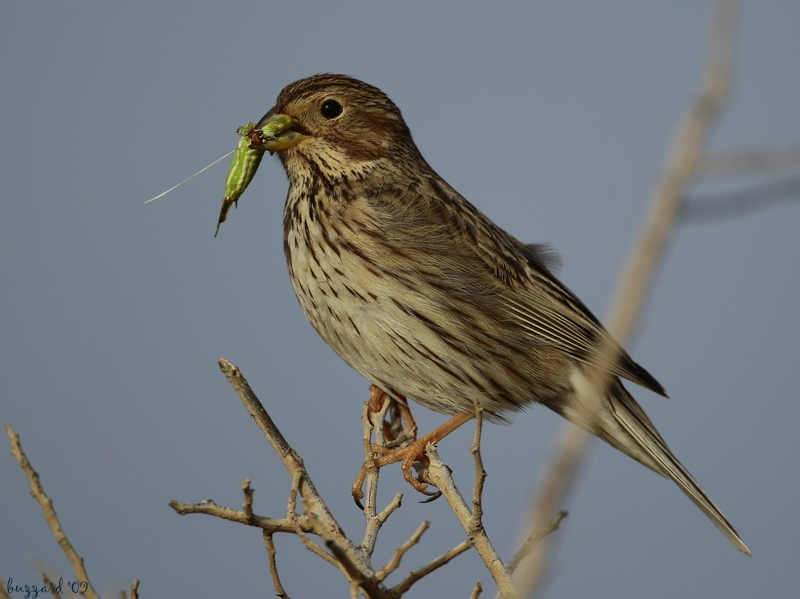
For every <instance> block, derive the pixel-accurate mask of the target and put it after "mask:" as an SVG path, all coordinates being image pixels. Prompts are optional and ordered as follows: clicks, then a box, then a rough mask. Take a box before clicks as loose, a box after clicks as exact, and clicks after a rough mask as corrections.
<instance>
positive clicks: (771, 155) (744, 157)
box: [699, 146, 800, 178]
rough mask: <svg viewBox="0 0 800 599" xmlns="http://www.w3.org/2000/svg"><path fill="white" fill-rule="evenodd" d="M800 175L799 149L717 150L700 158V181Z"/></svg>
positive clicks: (795, 147) (793, 147)
mask: <svg viewBox="0 0 800 599" xmlns="http://www.w3.org/2000/svg"><path fill="white" fill-rule="evenodd" d="M797 171H800V146H789V147H787V148H746V149H743V150H717V151H716V152H709V153H707V154H705V156H703V161H702V163H701V164H700V173H699V174H700V176H702V177H709V178H710V177H752V176H754V175H756V176H757V175H778V174H782V173H788V172H797Z"/></svg>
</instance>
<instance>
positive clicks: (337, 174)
mask: <svg viewBox="0 0 800 599" xmlns="http://www.w3.org/2000/svg"><path fill="white" fill-rule="evenodd" d="M256 128H257V129H259V130H261V129H264V130H269V131H270V135H269V136H266V137H265V138H264V139H263V140H262V144H261V145H260V146H259V149H260V150H263V151H269V152H270V153H277V155H278V158H279V160H280V162H281V164H282V165H283V168H284V170H285V172H286V175H287V177H288V180H289V190H288V195H287V198H286V204H285V208H284V216H283V229H284V253H285V257H286V263H287V266H288V270H289V276H290V279H291V283H292V286H293V288H294V291H295V294H296V296H297V299H298V300H299V303H300V305H301V307H302V309H303V311H304V312H305V315H306V317H307V318H308V320H309V321H310V323H311V325H312V326H313V327H314V329H316V331H317V332H318V333H319V335H320V336H321V337H322V338H323V339H324V340H325V341H326V342H327V344H328V345H329V346H330V347H331V348H333V350H334V351H335V352H336V353H337V354H339V356H341V358H343V359H344V361H345V362H346V363H347V364H349V365H350V366H351V367H353V368H354V369H355V370H356V371H358V372H359V373H360V374H361V375H363V376H364V377H365V378H366V379H367V380H369V381H370V382H371V383H372V384H373V389H377V390H378V391H380V392H382V393H384V394H385V395H387V396H388V397H390V398H394V399H395V400H398V401H400V402H403V403H404V402H405V401H406V400H407V398H410V399H412V400H414V401H415V402H416V403H418V404H420V405H422V406H424V407H425V408H429V409H431V410H434V411H437V412H440V413H443V414H448V415H452V418H451V420H450V421H448V422H449V423H450V425H449V427H450V428H448V426H445V425H443V426H442V427H440V428H442V429H444V434H447V432H449V430H452V428H455V427H457V426H459V425H460V424H463V423H464V422H466V421H468V420H469V419H471V418H472V417H474V415H475V414H476V413H477V412H478V411H479V410H480V411H481V413H482V414H485V417H486V418H487V419H488V420H494V421H505V420H506V419H507V414H509V413H512V412H517V411H520V410H522V409H524V408H525V407H526V406H529V405H531V404H534V403H539V404H543V405H544V406H546V407H548V408H550V409H551V410H553V411H554V412H556V413H558V414H560V415H561V416H563V417H564V418H566V419H567V420H569V421H570V422H572V423H574V424H576V425H577V426H580V427H582V428H584V429H586V430H588V431H589V432H591V433H593V434H595V435H596V436H598V437H599V438H601V439H602V440H604V441H606V442H607V443H609V444H610V445H611V446H613V447H615V448H616V449H618V450H620V451H621V452H623V453H624V454H626V455H628V456H630V457H632V458H633V459H635V460H637V461H638V462H640V463H642V464H643V465H645V466H647V467H648V468H650V469H651V470H653V471H655V472H656V473H658V474H660V475H662V476H665V477H668V478H671V479H672V480H673V481H675V483H677V485H678V486H679V487H680V488H681V490H682V491H683V492H684V493H685V494H686V495H687V496H688V497H689V498H690V499H691V500H692V501H693V502H694V503H695V504H696V505H697V506H698V507H699V508H700V509H701V510H702V511H703V513H705V515H706V516H707V517H708V518H709V519H710V520H711V522H713V523H714V524H715V525H716V526H717V528H718V529H719V530H720V531H721V532H722V534H723V535H725V537H727V539H728V540H729V541H730V542H731V543H732V544H733V545H734V546H735V547H736V548H737V549H738V550H739V551H741V552H743V553H745V554H747V555H750V551H749V549H748V548H747V546H746V545H745V543H744V542H743V541H742V539H741V538H740V537H739V535H738V534H737V532H736V531H735V530H734V528H733V526H732V525H731V524H730V522H728V520H727V519H726V517H725V516H724V515H723V513H722V512H721V511H720V509H719V508H718V507H717V506H716V505H715V504H714V502H713V501H712V500H711V498H710V497H709V496H708V495H707V494H706V492H705V491H704V490H703V489H702V487H701V486H700V485H699V484H698V483H697V481H696V480H695V479H694V478H693V477H692V475H691V474H690V473H689V471H688V470H687V469H686V468H685V467H684V466H683V465H682V464H681V462H680V461H679V460H678V459H677V458H676V457H675V456H674V455H673V453H672V452H671V451H670V449H669V447H668V446H667V444H666V443H665V442H664V440H663V439H662V437H661V435H660V434H659V433H658V431H657V430H656V428H655V426H654V425H653V423H652V422H651V421H650V419H649V418H648V416H647V415H646V414H645V412H644V410H643V409H642V408H641V407H640V406H639V404H638V403H637V402H636V400H635V399H634V398H633V397H632V396H631V394H630V393H629V392H628V391H627V389H626V388H625V387H624V386H623V384H622V381H621V379H626V380H628V381H630V382H633V383H637V384H639V385H641V386H642V387H644V388H646V389H649V390H650V391H653V392H655V393H658V394H660V395H664V396H666V393H665V391H664V388H663V387H662V386H661V384H659V383H658V381H656V379H655V378H653V376H652V375H650V373H648V372H647V371H646V370H645V369H644V368H643V367H641V366H640V365H638V364H637V363H636V362H634V361H633V359H631V357H630V356H629V355H628V353H627V352H626V351H625V350H624V349H623V348H622V347H620V346H619V345H618V344H616V342H615V341H613V339H611V337H610V335H609V333H608V332H607V331H606V329H605V328H604V327H603V325H602V324H601V323H600V321H599V320H598V319H597V318H596V317H595V316H594V315H593V314H592V312H591V311H590V310H589V308H587V307H586V305H584V303H583V302H582V301H581V300H580V299H578V297H577V296H576V295H575V294H574V293H572V292H571V291H570V290H569V289H568V288H567V287H566V286H565V285H564V284H563V283H561V282H560V281H559V280H558V279H557V278H556V276H555V274H554V271H555V270H556V268H555V266H556V263H557V260H556V258H555V255H554V252H553V251H552V250H551V249H550V248H549V246H547V245H546V244H526V243H523V242H521V241H519V240H517V239H516V238H515V237H513V236H512V235H510V234H509V233H507V232H506V231H504V230H503V229H501V228H500V227H499V226H498V225H496V224H495V223H494V222H492V221H491V220H490V219H489V218H488V217H487V216H485V215H484V214H483V213H482V212H480V211H479V210H478V209H477V208H476V207H475V206H474V205H473V204H471V203H470V202H469V201H467V200H466V199H465V198H464V197H463V196H461V195H460V194H459V193H458V192H457V191H456V190H455V189H454V188H453V187H451V186H450V185H449V184H448V183H447V182H446V181H445V180H444V179H443V178H442V177H440V176H439V175H438V174H437V173H436V171H434V170H433V168H432V167H431V166H430V165H429V164H428V162H427V161H426V160H425V158H423V156H422V154H421V152H420V150H419V149H418V148H417V146H416V144H415V142H414V140H413V139H412V136H411V132H410V129H409V127H408V125H407V124H406V122H405V120H404V118H403V116H402V114H401V112H400V110H399V108H398V107H397V106H396V105H395V103H394V102H393V101H392V100H391V99H390V98H389V97H388V96H387V95H386V94H385V93H384V92H383V91H381V90H380V89H378V88H377V87H374V86H372V85H369V84H367V83H364V82H362V81H360V80H358V79H355V78H352V77H350V76H347V75H337V74H319V75H314V76H311V77H308V78H305V79H300V80H299V81H296V82H294V83H292V84H290V85H288V86H286V87H285V88H284V89H283V90H282V91H281V92H280V94H279V95H278V97H277V100H276V102H275V105H274V107H273V108H272V109H271V110H269V111H268V112H267V114H266V115H265V116H264V117H263V118H262V119H261V121H259V123H258V124H257V125H256ZM250 147H254V146H250ZM604 343H610V344H611V346H612V347H614V348H616V352H617V354H618V358H617V359H613V358H601V357H598V356H597V350H598V348H599V347H600V346H601V345H602V344H604ZM593 364H594V365H595V366H596V367H598V368H600V369H601V370H602V371H603V372H604V373H605V374H606V375H607V376H608V382H607V384H606V386H605V391H604V392H603V394H602V397H599V398H596V400H595V401H593V402H590V403H589V404H587V405H592V406H593V413H592V415H591V418H587V417H586V415H585V411H584V410H583V409H582V405H584V404H585V403H586V400H587V397H586V396H587V393H589V389H591V388H592V386H591V385H588V384H587V381H588V376H589V375H588V373H589V370H590V368H591V367H592V365H593ZM446 424H447V423H446ZM437 430H439V429H437ZM442 436H443V435H442ZM425 438H426V439H428V440H430V439H431V437H429V436H427V435H426V437H425ZM435 438H436V439H437V440H438V439H439V438H441V437H440V436H435ZM422 447H423V449H424V445H423V446H422Z"/></svg>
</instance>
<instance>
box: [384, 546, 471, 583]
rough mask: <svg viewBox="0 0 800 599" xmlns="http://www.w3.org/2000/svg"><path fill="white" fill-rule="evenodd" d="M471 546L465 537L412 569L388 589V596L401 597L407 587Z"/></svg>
mask: <svg viewBox="0 0 800 599" xmlns="http://www.w3.org/2000/svg"><path fill="white" fill-rule="evenodd" d="M471 547H473V543H472V539H465V540H464V541H462V542H461V543H459V544H458V545H456V546H455V547H453V548H452V549H451V550H450V551H448V552H447V553H445V554H444V555H440V556H439V557H437V558H436V559H434V560H432V561H430V562H428V563H427V564H425V565H424V566H423V567H421V568H420V569H418V570H414V571H413V572H411V573H410V574H409V575H408V576H406V578H405V579H403V581H402V582H401V583H399V584H398V585H396V586H393V587H392V588H391V589H389V593H390V595H389V596H390V597H402V596H403V595H404V594H405V593H406V591H408V589H410V588H411V587H412V585H413V584H414V583H415V582H417V581H419V580H421V579H422V578H424V577H425V576H427V575H428V574H430V573H431V572H433V571H434V570H436V569H437V568H441V567H442V566H444V565H445V564H447V563H448V562H450V561H452V560H453V559H454V558H456V557H458V556H459V555H461V554H462V553H464V552H465V551H467V550H469V549H470V548H471Z"/></svg>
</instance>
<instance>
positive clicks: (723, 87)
mask: <svg viewBox="0 0 800 599" xmlns="http://www.w3.org/2000/svg"><path fill="white" fill-rule="evenodd" d="M737 8H738V6H737V3H736V2H735V1H734V0H716V1H715V3H714V9H713V16H712V29H711V34H710V41H709V51H708V52H709V55H708V59H707V65H706V72H705V74H704V77H703V82H702V85H701V90H700V92H699V94H698V96H697V98H696V99H695V101H694V103H693V104H692V106H691V107H690V109H689V111H688V112H687V114H686V115H685V116H684V118H683V121H682V123H681V125H680V126H679V128H678V130H677V135H676V137H675V139H674V140H673V144H672V148H671V150H670V155H669V158H668V160H667V165H666V167H665V169H664V172H663V174H662V176H661V179H660V181H659V183H658V185H657V186H656V189H655V191H654V194H653V198H652V201H651V208H650V213H649V215H648V217H647V219H646V221H645V223H644V228H643V231H642V233H641V234H640V237H639V240H638V242H637V243H636V244H635V247H634V249H633V250H632V251H631V252H630V254H629V257H628V262H627V265H626V267H625V269H624V274H623V276H622V280H621V282H620V284H619V285H618V290H617V293H616V295H615V300H614V301H613V302H612V306H613V309H612V315H611V318H610V319H609V322H610V324H609V327H608V329H609V332H610V333H611V337H612V338H615V339H616V340H617V341H618V342H619V343H620V344H622V345H624V344H625V342H626V341H627V339H628V338H629V336H630V334H631V332H632V331H633V329H634V328H635V326H636V324H637V322H638V317H639V313H640V308H641V305H642V303H643V301H644V297H645V295H646V292H647V290H648V287H649V284H650V281H651V279H652V277H653V275H654V273H655V269H656V266H657V265H658V263H659V262H660V260H661V257H662V255H663V251H664V248H665V246H666V244H667V242H668V240H669V238H670V235H671V233H672V231H673V229H674V227H675V221H676V217H677V215H678V213H679V210H680V206H681V201H682V199H683V198H684V196H685V195H686V189H687V188H688V186H689V184H690V183H691V182H692V181H693V179H694V177H695V176H696V174H697V172H698V169H699V167H700V163H701V160H702V158H703V152H704V146H705V143H706V140H707V138H708V135H709V133H710V131H711V127H712V125H713V124H714V122H715V121H716V117H717V115H718V114H719V112H720V109H721V107H722V105H723V104H724V102H725V100H726V98H727V95H728V90H729V88H730V81H731V70H732V56H733V40H734V33H735V26H736V13H737ZM618 351H619V350H618V349H617V348H616V347H615V346H614V344H613V342H612V341H610V340H606V341H605V342H604V343H602V344H601V347H600V348H599V349H598V351H597V356H607V357H608V358H609V359H610V361H611V362H612V363H613V362H614V361H615V360H616V354H617V353H618ZM588 379H589V382H590V385H591V388H593V389H594V393H592V394H591V396H592V397H595V398H596V401H599V398H600V397H602V391H603V389H604V388H605V385H606V380H607V377H606V375H605V374H604V373H602V372H601V371H600V369H598V368H593V369H591V370H590V372H589V373H588ZM584 408H585V410H586V412H587V414H586V416H587V428H590V429H591V428H592V418H593V416H592V415H593V413H594V412H595V410H594V406H593V405H585V406H584ZM587 443H588V433H586V432H584V431H583V430H582V429H579V428H578V427H575V426H573V425H567V427H566V428H565V429H564V431H563V433H562V434H561V437H560V439H559V441H558V446H557V453H556V455H555V456H554V458H553V460H552V465H551V466H550V467H549V468H548V469H547V473H546V475H545V478H544V482H543V483H542V484H541V489H542V490H541V491H540V493H539V497H538V500H537V505H536V507H535V510H534V515H533V517H532V518H531V520H532V523H531V525H530V526H529V527H528V530H544V529H545V528H546V526H547V523H548V522H549V521H550V519H551V518H552V514H554V513H555V511H556V509H557V506H558V505H559V504H560V503H561V502H562V501H563V498H564V496H565V495H566V493H567V492H568V490H569V489H570V487H571V485H572V483H573V481H574V479H575V476H576V473H577V470H578V467H579V465H580V463H581V461H582V458H583V456H584V454H585V449H586V446H587ZM548 545H549V543H548V539H547V537H545V538H544V539H542V541H541V542H539V543H537V544H536V545H535V547H534V552H533V559H530V560H526V562H525V563H526V568H524V569H521V572H520V576H519V577H518V580H519V584H520V588H521V589H522V591H523V593H524V594H525V595H526V596H527V595H531V594H532V593H533V591H534V590H535V589H536V588H537V585H538V584H539V581H540V580H541V577H542V572H543V571H544V566H545V560H546V556H547V550H548Z"/></svg>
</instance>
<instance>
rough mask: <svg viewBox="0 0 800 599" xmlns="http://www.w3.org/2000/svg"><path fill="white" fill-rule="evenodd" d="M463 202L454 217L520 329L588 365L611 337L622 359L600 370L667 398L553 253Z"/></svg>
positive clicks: (604, 364) (601, 363)
mask: <svg viewBox="0 0 800 599" xmlns="http://www.w3.org/2000/svg"><path fill="white" fill-rule="evenodd" d="M442 192H444V193H450V194H457V192H456V191H455V190H452V188H449V189H446V190H445V189H442ZM459 197H460V196H459ZM462 199H463V198H462ZM463 202H464V205H461V206H460V209H459V210H458V211H454V212H453V213H452V216H453V218H454V219H455V220H456V222H457V225H458V226H457V228H458V229H459V230H461V231H463V234H464V235H466V236H468V237H469V241H470V242H471V243H469V244H467V245H468V247H472V248H475V252H476V253H477V254H478V256H480V258H481V260H482V261H483V262H484V263H485V264H486V265H487V266H488V267H489V268H490V269H491V270H492V271H493V272H494V274H495V276H496V277H497V278H499V279H500V280H501V281H502V282H503V283H504V284H505V285H504V286H503V287H502V290H503V292H501V296H502V300H503V301H504V302H505V305H506V308H507V309H508V310H509V311H510V312H512V313H513V314H514V316H515V317H516V319H517V320H518V322H519V323H520V326H522V327H523V328H524V329H525V330H526V331H528V332H529V333H530V334H531V335H532V336H534V337H536V338H537V340H540V341H541V342H544V343H547V344H551V345H553V346H555V347H558V348H559V349H561V350H562V351H564V352H565V353H567V354H568V355H570V356H572V357H573V358H574V359H576V360H578V361H580V362H583V363H586V364H589V363H590V362H591V361H592V360H598V358H597V357H596V356H595V355H594V353H595V352H596V350H597V348H598V347H599V345H600V344H601V341H602V340H604V339H609V340H611V342H612V343H613V344H614V346H615V347H616V348H617V350H618V351H619V358H618V360H617V361H611V360H608V359H607V358H601V359H600V360H599V362H598V364H599V366H600V367H601V368H603V369H604V370H605V371H606V372H608V373H610V374H613V375H616V376H621V377H623V378H625V379H628V380H629V381H632V382H634V383H637V384H639V385H642V386H643V387H645V388H647V389H650V390H651V391H654V392H655V393H658V394H660V395H663V396H665V397H666V392H665V391H664V388H663V387H662V386H661V384H660V383H659V382H658V381H657V380H656V379H655V378H654V377H653V376H652V375H651V374H650V373H649V372H647V371H646V370H645V369H644V368H642V367H641V366H640V365H639V364H637V363H636V362H634V361H633V360H632V359H631V357H630V356H629V355H628V354H627V352H626V351H625V350H624V349H623V348H622V347H620V346H619V345H618V344H617V343H616V341H614V340H613V339H611V336H610V335H609V333H608V331H606V329H605V327H603V325H602V324H601V323H600V321H599V320H598V319H597V318H596V317H595V316H594V314H592V312H591V311H590V310H589V308H587V307H586V305H585V304H584V303H583V302H582V301H581V300H580V299H578V297H577V296H576V295H575V294H574V293H572V292H571V291H570V290H569V289H568V288H567V287H566V286H565V285H564V284H563V283H561V282H560V281H559V280H558V279H557V278H556V277H555V276H553V274H552V273H551V271H550V268H549V266H550V265H551V264H552V259H553V254H552V252H548V251H547V249H546V248H547V246H542V245H534V244H529V245H526V244H523V243H522V242H520V241H519V240H517V239H516V238H514V237H513V236H512V235H510V234H508V233H506V232H505V231H504V230H502V229H501V228H499V227H498V226H496V225H495V224H494V223H492V222H491V221H490V220H489V219H488V218H486V217H485V216H484V215H483V214H481V213H480V212H479V211H478V209H477V208H475V207H474V206H472V205H471V204H469V202H467V200H465V199H463ZM556 263H557V262H556Z"/></svg>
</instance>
